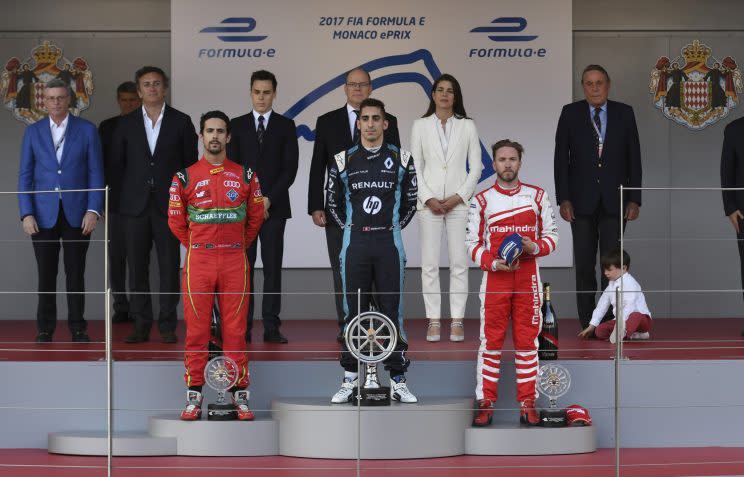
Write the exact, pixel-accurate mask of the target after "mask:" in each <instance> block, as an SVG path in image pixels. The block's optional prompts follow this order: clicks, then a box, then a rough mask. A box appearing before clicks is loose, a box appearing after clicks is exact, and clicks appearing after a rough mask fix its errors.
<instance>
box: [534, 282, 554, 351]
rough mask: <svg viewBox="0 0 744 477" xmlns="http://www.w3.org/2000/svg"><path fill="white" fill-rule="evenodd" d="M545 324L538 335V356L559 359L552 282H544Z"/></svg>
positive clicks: (543, 312) (543, 310) (543, 306)
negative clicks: (551, 297) (551, 295)
mask: <svg viewBox="0 0 744 477" xmlns="http://www.w3.org/2000/svg"><path fill="white" fill-rule="evenodd" d="M541 311H542V316H543V324H542V330H541V331H540V336H539V337H538V342H539V346H540V347H539V350H538V356H539V358H540V359H541V360H542V359H558V319H557V317H556V315H555V310H554V309H553V304H552V303H551V302H550V283H543V304H542V309H541Z"/></svg>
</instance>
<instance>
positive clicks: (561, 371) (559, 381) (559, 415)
mask: <svg viewBox="0 0 744 477" xmlns="http://www.w3.org/2000/svg"><path fill="white" fill-rule="evenodd" d="M537 386H538V387H539V388H540V391H542V393H543V394H544V395H545V396H547V397H548V399H549V400H550V407H549V408H548V409H543V410H541V411H540V425H541V426H543V427H565V426H566V422H567V419H566V410H565V409H558V406H557V404H556V403H557V401H558V398H559V397H561V396H563V395H564V394H566V393H567V392H568V390H569V388H570V387H571V373H569V372H568V369H567V368H566V367H565V366H562V365H560V364H555V363H551V364H548V365H546V366H540V371H538V373H537Z"/></svg>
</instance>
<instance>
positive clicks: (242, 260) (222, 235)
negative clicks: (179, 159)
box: [168, 111, 264, 421]
mask: <svg viewBox="0 0 744 477" xmlns="http://www.w3.org/2000/svg"><path fill="white" fill-rule="evenodd" d="M200 135H201V138H202V142H203V144H204V157H203V158H202V159H201V160H200V161H198V162H197V163H196V164H194V165H193V166H191V167H189V168H187V169H184V170H181V171H179V172H177V173H176V175H175V176H174V177H173V182H172V183H171V188H170V201H169V203H168V225H169V226H170V229H171V231H172V232H173V234H174V235H175V236H176V237H177V238H178V240H179V241H180V242H181V244H183V246H184V247H186V251H187V252H186V262H185V264H184V267H183V282H182V285H181V289H182V290H183V297H184V298H183V303H184V318H185V321H186V354H185V358H184V364H185V365H186V374H185V376H184V378H185V381H186V386H188V391H187V393H186V399H187V404H186V407H185V408H184V410H183V411H182V412H181V419H182V420H185V421H193V420H198V419H200V418H201V405H202V386H203V384H204V367H205V366H206V364H207V356H208V354H207V350H208V343H209V335H210V324H211V316H212V305H213V302H214V297H215V293H216V294H217V302H218V305H219V309H220V311H221V315H222V342H223V348H224V349H225V355H226V356H227V357H229V358H232V359H233V360H234V361H235V362H236V363H237V365H238V369H237V374H238V376H237V379H238V381H237V383H236V385H235V387H234V388H233V389H231V390H230V391H231V393H232V402H233V404H234V405H235V408H236V410H237V414H238V419H240V420H243V421H250V420H253V419H254V415H253V412H252V411H251V410H250V408H249V407H248V398H249V392H248V390H247V388H248V382H249V379H248V377H249V375H248V357H247V353H246V342H245V327H246V319H247V313H248V300H249V298H250V295H249V292H250V290H249V280H248V273H249V269H248V261H247V258H246V249H247V248H248V247H249V246H250V245H251V243H252V242H253V241H254V240H255V239H256V235H257V234H258V230H259V229H260V228H261V223H262V222H263V217H264V207H263V196H262V195H261V188H260V187H259V183H258V177H257V176H256V174H255V173H254V172H252V171H251V169H248V168H246V167H244V166H240V165H238V164H236V163H234V162H232V161H230V160H229V159H227V157H226V152H225V147H226V145H227V143H228V142H230V120H229V118H228V117H227V115H225V113H223V112H221V111H210V112H208V113H205V114H204V115H202V117H201V124H200Z"/></svg>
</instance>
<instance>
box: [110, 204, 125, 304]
mask: <svg viewBox="0 0 744 477" xmlns="http://www.w3.org/2000/svg"><path fill="white" fill-rule="evenodd" d="M107 220H108V227H109V252H108V256H109V277H110V280H111V294H112V295H113V299H114V312H116V313H129V299H128V298H127V287H126V275H127V244H126V241H125V240H124V237H125V236H126V226H125V225H124V222H125V218H124V217H122V216H121V215H119V214H117V213H114V212H109V214H108V219H107Z"/></svg>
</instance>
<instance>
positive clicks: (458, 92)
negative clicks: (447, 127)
mask: <svg viewBox="0 0 744 477" xmlns="http://www.w3.org/2000/svg"><path fill="white" fill-rule="evenodd" d="M442 81H449V82H450V83H451V84H452V89H453V90H454V91H455V101H454V102H453V103H452V111H453V112H454V113H455V117H456V118H457V119H462V118H467V117H468V114H467V113H466V112H465V104H464V103H463V101H462V89H460V83H458V82H457V80H456V79H455V77H454V76H452V75H451V74H448V73H444V74H443V75H442V76H440V77H439V78H437V80H436V81H435V82H434V84H433V85H431V94H430V95H429V109H427V110H426V113H424V115H423V116H421V117H422V118H426V117H428V116H431V115H432V114H434V113H435V112H436V110H437V105H436V104H434V98H433V97H432V96H433V95H434V91H436V89H437V86H439V83H441V82H442Z"/></svg>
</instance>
